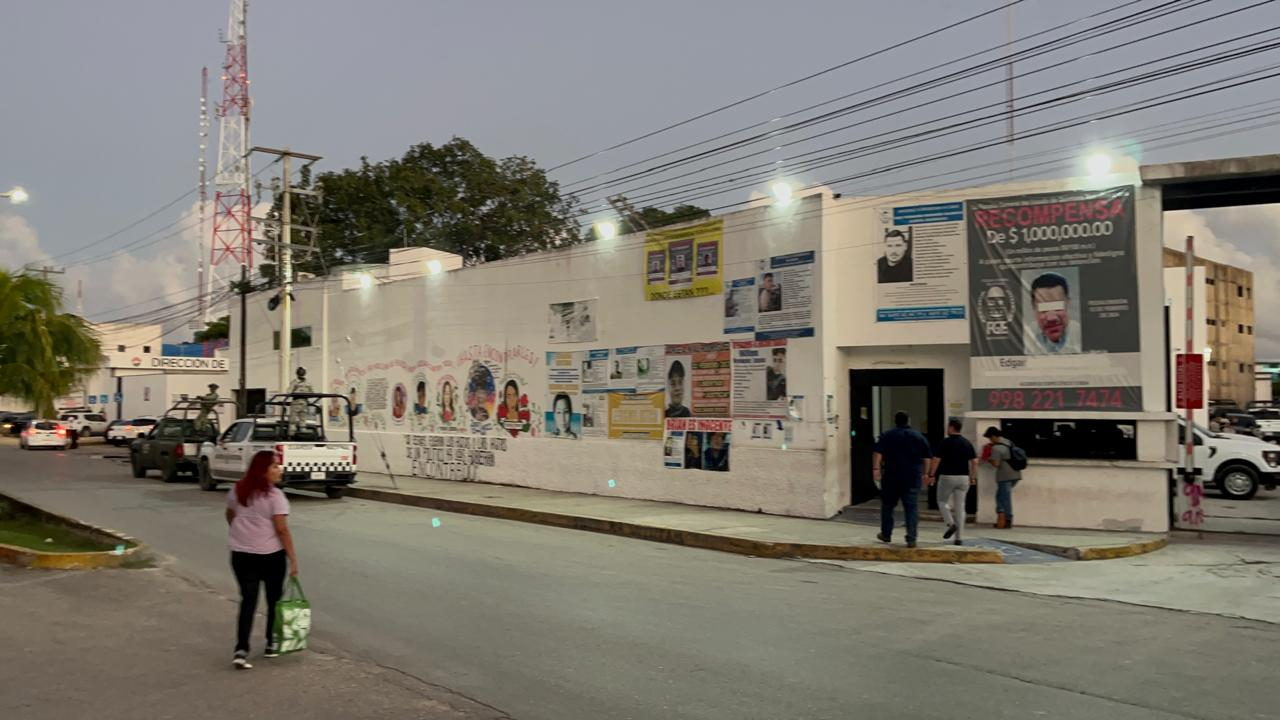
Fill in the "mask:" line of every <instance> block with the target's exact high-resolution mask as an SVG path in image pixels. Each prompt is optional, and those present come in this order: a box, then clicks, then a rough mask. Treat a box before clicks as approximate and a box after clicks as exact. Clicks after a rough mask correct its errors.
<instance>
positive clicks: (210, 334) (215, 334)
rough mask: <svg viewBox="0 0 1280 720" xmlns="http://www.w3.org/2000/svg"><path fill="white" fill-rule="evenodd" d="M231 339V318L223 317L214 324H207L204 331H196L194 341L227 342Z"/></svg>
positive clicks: (228, 316)
mask: <svg viewBox="0 0 1280 720" xmlns="http://www.w3.org/2000/svg"><path fill="white" fill-rule="evenodd" d="M229 337H231V316H230V315H223V316H222V317H220V318H218V319H217V320H214V321H213V322H207V323H205V324H204V329H203V330H197V331H196V334H195V337H194V338H193V340H195V341H196V342H198V343H202V342H209V341H210V340H226V339H227V338H229Z"/></svg>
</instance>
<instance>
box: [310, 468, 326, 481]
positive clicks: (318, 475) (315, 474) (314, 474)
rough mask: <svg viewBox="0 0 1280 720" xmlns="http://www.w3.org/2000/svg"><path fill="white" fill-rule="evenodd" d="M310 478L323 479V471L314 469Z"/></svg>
mask: <svg viewBox="0 0 1280 720" xmlns="http://www.w3.org/2000/svg"><path fill="white" fill-rule="evenodd" d="M311 479H312V480H323V479H324V472H322V471H319V470H317V471H315V472H312V473H311Z"/></svg>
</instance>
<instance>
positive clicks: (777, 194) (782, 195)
mask: <svg viewBox="0 0 1280 720" xmlns="http://www.w3.org/2000/svg"><path fill="white" fill-rule="evenodd" d="M769 190H770V191H772V192H773V199H774V201H775V202H777V203H778V207H786V206H788V205H790V204H791V183H788V182H783V181H781V180H779V181H778V182H776V183H774V184H773V185H770V186H769Z"/></svg>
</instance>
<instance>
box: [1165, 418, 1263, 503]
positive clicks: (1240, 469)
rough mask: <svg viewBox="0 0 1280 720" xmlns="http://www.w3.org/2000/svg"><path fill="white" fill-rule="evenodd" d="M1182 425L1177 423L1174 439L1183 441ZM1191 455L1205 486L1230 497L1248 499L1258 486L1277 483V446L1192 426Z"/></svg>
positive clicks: (1183, 427) (1250, 438)
mask: <svg viewBox="0 0 1280 720" xmlns="http://www.w3.org/2000/svg"><path fill="white" fill-rule="evenodd" d="M1185 428H1186V425H1185V423H1183V422H1182V421H1179V423H1178V442H1179V443H1183V442H1186V440H1185V438H1186V435H1184V434H1183V433H1184V432H1185ZM1194 428H1195V434H1194V438H1195V439H1194V442H1195V446H1194V447H1193V449H1192V456H1193V458H1194V459H1195V462H1196V467H1197V468H1198V469H1199V470H1200V473H1201V477H1203V478H1204V484H1205V487H1213V488H1217V490H1218V491H1219V492H1221V493H1222V495H1223V496H1225V497H1227V498H1230V499H1232V500H1248V499H1250V498H1252V497H1253V496H1254V495H1256V494H1257V493H1258V489H1259V488H1260V487H1263V486H1265V487H1266V488H1267V489H1268V490H1275V489H1276V487H1277V486H1280V448H1277V447H1276V446H1275V445H1272V444H1271V443H1267V442H1263V441H1262V440H1259V439H1258V438H1255V437H1250V436H1248V435H1233V434H1221V433H1213V432H1210V431H1209V430H1207V429H1206V428H1203V427H1201V426H1199V425H1195V426H1194Z"/></svg>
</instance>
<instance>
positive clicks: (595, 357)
mask: <svg viewBox="0 0 1280 720" xmlns="http://www.w3.org/2000/svg"><path fill="white" fill-rule="evenodd" d="M608 389H609V351H608V350H588V351H587V352H585V353H583V354H582V390H583V392H604V391H606V390H608Z"/></svg>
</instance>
